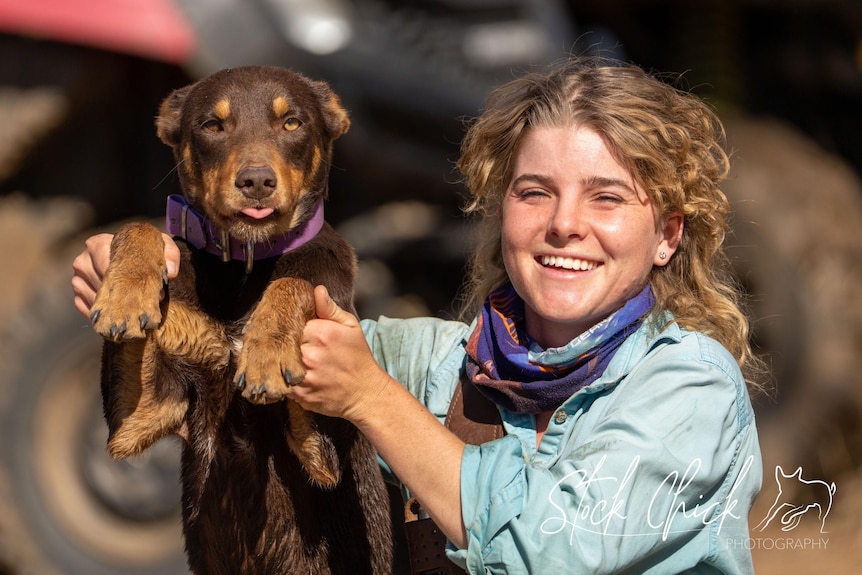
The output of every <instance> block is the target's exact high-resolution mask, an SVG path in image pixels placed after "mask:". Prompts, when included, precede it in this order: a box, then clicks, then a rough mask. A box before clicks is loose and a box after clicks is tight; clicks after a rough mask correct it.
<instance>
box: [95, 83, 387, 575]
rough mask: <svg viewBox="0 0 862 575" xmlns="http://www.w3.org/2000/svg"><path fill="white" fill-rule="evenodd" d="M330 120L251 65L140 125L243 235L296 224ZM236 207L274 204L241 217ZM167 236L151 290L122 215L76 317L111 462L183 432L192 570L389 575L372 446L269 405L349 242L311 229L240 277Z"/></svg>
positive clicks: (334, 426)
mask: <svg viewBox="0 0 862 575" xmlns="http://www.w3.org/2000/svg"><path fill="white" fill-rule="evenodd" d="M348 127H349V121H348V118H347V115H346V113H345V112H344V110H343V109H342V108H341V105H340V103H339V100H338V98H337V97H336V96H335V95H334V94H333V93H332V92H331V91H330V90H329V88H328V87H327V86H326V85H325V84H323V83H318V82H313V81H310V80H308V79H306V78H304V77H302V76H300V75H298V74H295V73H292V72H289V71H287V70H283V69H278V68H260V67H246V68H237V69H233V70H225V71H222V72H219V73H216V74H214V75H212V76H210V77H208V78H205V79H203V80H201V81H200V82H198V83H196V84H193V85H191V86H188V87H186V88H183V89H180V90H177V91H176V92H174V93H172V94H171V95H170V96H169V97H168V98H167V99H166V100H165V102H164V103H163V104H162V108H161V110H160V115H159V118H158V121H157V128H158V135H159V137H160V138H161V139H162V140H163V141H164V142H165V143H166V144H168V145H169V146H171V147H172V148H173V150H174V155H175V157H176V160H177V168H178V173H179V177H180V183H181V186H182V189H183V193H184V194H185V196H186V197H187V198H188V200H189V201H190V203H192V204H193V205H194V206H195V209H196V210H199V211H200V212H202V213H205V214H206V215H207V216H208V217H209V218H210V219H211V220H213V221H214V222H215V223H216V224H217V225H218V226H219V227H220V228H221V229H223V230H226V231H228V232H229V233H230V234H231V235H232V236H233V237H236V238H238V239H240V240H242V241H258V242H259V241H265V240H266V239H267V238H273V237H277V236H279V235H280V234H283V233H285V232H287V231H289V230H291V229H294V228H295V227H296V226H298V225H300V224H301V223H303V222H304V221H306V220H307V219H308V217H309V215H310V213H311V211H312V208H313V206H314V205H315V202H317V201H318V200H320V199H322V198H323V197H324V196H325V195H326V193H327V177H328V169H329V164H330V158H331V155H332V143H333V141H334V140H335V139H336V138H337V137H339V136H340V135H341V134H343V133H344V132H345V131H346V130H347V128H348ZM243 170H245V171H243ZM248 207H251V208H274V209H275V213H274V214H273V215H272V216H270V217H267V218H263V219H254V218H249V217H243V216H241V215H240V214H241V211H242V210H243V209H245V208H248ZM178 244H179V246H180V250H181V253H182V258H181V264H180V275H179V277H178V278H177V279H176V280H173V281H171V282H170V285H169V286H167V287H165V277H166V267H165V259H164V244H163V241H162V238H161V235H160V233H159V231H158V230H157V229H156V228H154V227H153V226H150V225H148V224H131V225H128V226H126V227H124V228H123V229H121V230H120V231H119V232H118V233H117V235H116V236H115V238H114V240H113V244H112V248H111V249H112V255H111V264H110V267H109V269H108V271H107V272H106V274H105V278H104V281H103V284H102V287H101V289H100V291H99V293H98V296H97V298H96V302H95V304H94V306H93V310H92V312H93V315H92V318H93V324H94V326H95V328H96V330H97V331H98V332H99V333H100V334H102V335H103V336H104V337H105V338H106V342H105V348H104V353H103V371H102V393H103V400H104V409H105V417H106V419H107V422H108V426H109V429H110V436H109V440H108V448H109V451H110V452H111V454H112V455H114V456H115V457H127V456H130V455H134V454H137V453H140V452H141V451H143V450H144V449H146V448H147V447H149V446H150V445H152V444H153V443H154V442H155V441H157V440H159V439H160V438H162V437H164V436H166V435H169V434H177V435H179V436H180V437H182V438H183V439H184V440H185V443H184V448H183V458H182V484H183V523H184V533H185V538H186V550H187V554H188V559H189V565H190V567H191V569H192V571H194V572H195V573H197V574H199V575H200V574H205V573H206V574H225V575H227V574H264V573H265V574H267V575H276V574H280V573H302V574H307V573H313V574H322V573H344V574H347V573H350V574H357V573H374V574H380V573H389V572H390V571H391V558H392V550H391V536H390V523H389V514H388V498H387V493H386V489H385V487H384V484H383V482H382V477H381V474H380V469H379V467H378V465H377V460H376V454H375V452H374V450H373V448H372V446H371V445H370V444H369V443H368V441H367V440H366V439H365V438H364V437H363V436H362V435H361V434H359V433H358V432H357V430H356V429H355V428H354V427H353V426H352V425H350V424H349V423H348V422H346V421H344V420H340V419H334V418H327V417H323V416H319V415H315V414H311V413H309V412H305V411H303V410H302V409H301V408H300V407H299V406H298V405H297V404H295V403H294V402H292V401H290V400H287V399H285V393H286V391H287V389H288V388H287V386H288V385H290V384H295V383H296V382H298V381H300V380H301V379H302V377H303V376H304V373H305V372H304V368H303V365H302V361H301V355H300V351H299V343H300V336H301V333H302V327H303V325H304V323H305V322H306V321H307V320H308V319H309V318H311V317H312V316H313V315H314V305H313V299H312V286H313V285H317V284H323V285H325V286H327V288H328V289H329V293H330V294H331V296H332V297H333V299H334V300H335V301H336V302H337V303H338V304H339V305H340V306H342V307H343V308H345V309H348V310H352V309H353V302H352V298H353V281H354V276H355V269H356V263H355V256H354V254H353V251H352V249H351V248H350V247H349V246H348V245H347V244H346V243H345V242H344V240H342V239H341V238H340V237H339V236H338V235H337V234H335V232H334V231H333V230H332V228H330V227H329V225H328V224H324V227H323V229H322V230H321V232H320V233H319V234H318V235H317V236H316V237H315V238H314V239H313V240H311V241H310V242H308V243H306V244H305V245H303V246H301V247H299V248H298V249H296V250H295V251H292V252H289V253H287V254H286V255H283V256H279V257H276V258H271V259H266V260H259V261H256V262H255V263H254V265H253V268H252V270H251V271H250V272H248V273H247V270H246V268H245V263H244V262H240V261H230V262H227V263H224V262H222V261H221V259H220V258H219V257H218V256H215V255H213V254H210V253H207V252H205V251H204V250H195V249H192V248H191V247H190V246H189V245H187V244H186V243H185V242H183V241H178ZM165 289H167V290H168V292H167V295H166V297H164V298H162V297H161V295H162V294H163V293H164V291H163V290H165Z"/></svg>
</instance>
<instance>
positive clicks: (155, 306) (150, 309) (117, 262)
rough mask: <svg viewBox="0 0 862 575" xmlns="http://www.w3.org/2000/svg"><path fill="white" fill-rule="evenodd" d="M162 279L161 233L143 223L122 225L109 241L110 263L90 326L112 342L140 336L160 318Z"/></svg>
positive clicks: (165, 277) (163, 281) (163, 246)
mask: <svg viewBox="0 0 862 575" xmlns="http://www.w3.org/2000/svg"><path fill="white" fill-rule="evenodd" d="M166 282H167V267H166V265H165V242H164V240H163V239H162V234H161V232H159V230H158V229H156V227H155V226H153V225H151V224H145V223H133V224H127V225H125V226H123V227H122V228H120V230H119V231H118V232H117V233H116V235H115V236H114V239H113V240H112V242H111V264H110V265H109V266H108V269H107V271H106V272H105V277H104V278H103V279H102V285H101V287H100V288H99V292H98V293H97V294H96V300H95V301H94V302H93V307H92V309H91V312H90V318H91V319H92V320H93V328H94V329H95V330H96V331H97V332H98V333H99V334H100V335H101V336H103V337H105V338H107V339H110V340H113V341H121V340H128V339H135V338H142V337H144V332H145V330H146V329H152V328H154V327H155V326H157V325H159V323H160V322H161V321H162V312H161V305H160V302H161V294H162V290H164V288H165V283H166Z"/></svg>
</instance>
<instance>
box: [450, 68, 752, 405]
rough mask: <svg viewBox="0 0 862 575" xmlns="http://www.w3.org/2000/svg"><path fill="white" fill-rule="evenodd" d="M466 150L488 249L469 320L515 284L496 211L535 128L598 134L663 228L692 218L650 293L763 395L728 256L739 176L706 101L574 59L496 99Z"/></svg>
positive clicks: (472, 202) (479, 259)
mask: <svg viewBox="0 0 862 575" xmlns="http://www.w3.org/2000/svg"><path fill="white" fill-rule="evenodd" d="M486 104H487V105H486V109H485V111H484V112H483V113H482V114H481V116H480V117H479V118H478V119H476V121H475V122H474V123H473V124H472V125H471V126H470V128H469V129H468V131H467V134H466V136H465V138H464V140H463V142H462V145H461V157H460V159H459V160H458V169H459V170H460V172H461V174H462V175H463V177H464V183H465V185H466V187H467V190H468V192H469V194H470V197H469V202H468V205H467V206H466V207H465V211H466V212H467V213H469V214H474V215H477V216H479V218H480V221H479V228H478V229H479V237H478V245H477V247H476V251H475V253H474V255H473V259H472V262H471V264H470V271H469V275H468V283H467V285H466V289H465V306H464V313H465V315H466V314H473V313H475V312H476V311H477V310H478V308H479V307H480V306H481V305H482V302H483V301H484V299H485V297H486V296H487V295H488V294H489V293H490V292H491V291H492V290H493V289H494V288H496V287H497V286H499V285H500V284H502V283H503V282H505V281H506V280H507V279H508V276H507V274H506V270H505V267H504V265H503V256H502V248H501V237H500V233H501V232H500V220H499V217H498V210H499V207H500V204H501V202H502V200H503V196H504V194H505V192H506V189H507V187H508V185H509V182H510V180H511V172H512V161H513V156H514V154H515V152H516V150H517V148H518V144H519V142H520V140H521V138H522V136H523V135H524V133H525V130H527V129H528V128H529V127H530V126H544V127H566V126H574V125H577V126H580V127H588V128H591V129H593V130H595V131H596V132H597V133H598V134H600V135H601V136H602V137H603V139H604V140H605V143H606V145H607V146H608V148H609V149H610V150H611V153H612V154H613V155H614V157H615V159H616V160H617V161H618V162H620V164H622V165H623V166H625V167H626V168H627V169H628V170H629V172H631V174H632V175H633V177H634V178H635V180H636V181H637V182H638V184H640V186H641V187H642V188H643V189H644V190H645V191H646V192H647V194H648V195H649V197H650V199H651V201H652V202H653V204H654V206H655V207H656V211H657V213H658V214H660V216H659V219H660V221H659V222H658V224H661V220H662V219H663V218H664V217H666V216H667V215H669V214H671V213H674V212H675V213H681V214H683V216H684V222H685V225H684V231H683V236H682V240H681V242H680V245H679V247H678V249H677V251H676V253H675V254H674V255H673V256H672V257H671V259H670V261H669V262H668V264H667V265H665V266H661V267H660V266H654V267H653V269H652V272H651V274H650V280H649V281H650V284H651V286H652V289H653V293H654V295H655V298H656V308H657V309H658V310H659V311H664V310H667V311H669V312H671V313H672V314H673V316H674V318H675V321H676V322H677V323H679V324H680V325H682V326H684V327H686V328H688V329H690V330H695V331H700V332H702V333H705V334H707V335H709V336H711V337H713V338H714V339H716V340H717V341H719V342H720V343H721V344H722V345H724V346H725V347H726V348H727V349H728V350H729V351H730V352H731V353H732V354H733V356H734V357H735V358H736V360H737V362H738V363H739V365H740V367H741V368H742V369H743V372H744V373H745V374H746V378H747V379H748V381H749V384H750V385H751V386H752V388H753V389H755V390H756V389H758V388H759V384H757V383H756V379H758V377H757V376H758V374H760V373H762V371H763V370H762V365H761V363H760V361H759V360H758V359H757V358H756V356H754V354H753V353H752V350H751V345H750V342H749V324H748V319H747V317H746V315H745V314H744V313H743V311H742V309H741V300H742V292H741V290H740V289H739V288H738V287H737V284H736V282H735V281H734V278H733V274H732V271H731V267H730V265H729V261H728V258H727V256H726V255H725V252H724V249H723V242H724V237H725V234H726V232H727V230H728V223H727V218H728V216H729V214H730V206H729V204H728V201H727V198H726V197H725V195H724V193H723V192H722V191H721V189H720V187H719V186H720V184H721V182H722V181H723V180H724V179H725V178H726V177H727V174H728V172H729V170H730V160H729V157H728V154H727V152H726V151H725V149H724V143H725V134H724V127H723V126H722V124H721V121H720V120H719V119H718V117H717V116H716V114H715V113H714V112H713V111H712V109H711V108H710V107H708V106H707V105H706V104H705V103H704V102H703V101H702V100H701V99H700V98H698V97H696V96H694V95H692V94H689V93H687V92H684V91H681V90H678V89H676V88H674V87H672V86H670V85H669V84H667V83H665V82H663V81H662V80H660V79H659V78H657V77H655V76H652V75H650V74H648V73H646V72H645V71H644V70H642V69H641V68H639V67H637V66H633V65H627V64H623V63H621V62H616V61H609V60H605V59H601V58H595V57H574V58H571V59H569V60H567V61H566V62H564V63H563V64H561V65H558V66H556V67H555V68H553V69H552V70H551V71H550V72H548V73H529V74H526V75H524V76H522V77H520V78H518V79H516V80H513V81H511V82H509V83H507V84H505V85H503V86H501V87H500V88H497V89H496V90H494V91H493V92H492V93H491V94H490V96H489V98H488V100H487V103H486Z"/></svg>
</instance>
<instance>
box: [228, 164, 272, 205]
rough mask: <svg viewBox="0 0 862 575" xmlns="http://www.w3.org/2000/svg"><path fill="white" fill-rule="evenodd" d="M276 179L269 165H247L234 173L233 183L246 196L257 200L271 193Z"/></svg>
mask: <svg viewBox="0 0 862 575" xmlns="http://www.w3.org/2000/svg"><path fill="white" fill-rule="evenodd" d="M276 184H278V179H277V178H276V176H275V172H273V171H272V168H270V167H269V166H248V167H245V168H243V169H241V170H240V171H239V172H237V174H236V181H235V185H236V187H237V188H239V190H240V191H241V192H242V193H243V195H244V196H246V197H247V198H252V199H255V200H259V199H262V198H266V197H269V196H271V195H272V193H273V192H274V191H275V187H276Z"/></svg>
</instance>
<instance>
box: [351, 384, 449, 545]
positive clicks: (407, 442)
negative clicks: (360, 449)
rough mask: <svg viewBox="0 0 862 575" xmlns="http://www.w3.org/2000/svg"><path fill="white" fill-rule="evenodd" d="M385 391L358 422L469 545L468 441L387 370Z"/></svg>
mask: <svg viewBox="0 0 862 575" xmlns="http://www.w3.org/2000/svg"><path fill="white" fill-rule="evenodd" d="M381 379H382V380H383V381H381V386H380V389H381V393H380V394H379V396H378V397H377V398H376V399H375V401H374V402H371V403H370V405H369V404H367V408H366V410H365V411H366V412H365V413H361V414H356V415H355V416H354V417H353V423H354V424H355V425H356V426H357V427H358V428H359V429H360V431H362V433H364V434H365V436H366V437H368V439H369V440H370V441H371V443H372V444H373V445H374V446H375V447H376V448H377V451H378V453H379V454H380V456H381V457H382V458H383V459H384V460H385V461H386V463H387V464H388V465H389V467H390V468H391V469H392V471H393V472H394V473H395V474H396V475H397V476H398V478H399V479H400V480H401V481H402V482H403V483H404V484H405V485H406V486H407V487H408V489H410V491H411V492H412V493H413V495H414V496H415V497H416V498H417V499H418V500H419V502H420V503H421V504H422V507H423V509H424V510H425V511H427V512H428V514H429V515H430V516H431V518H432V519H433V520H434V522H435V523H436V524H437V526H438V527H439V528H440V529H441V530H442V531H443V533H445V534H446V536H447V537H448V538H449V540H450V541H452V543H454V544H455V545H456V546H458V547H462V548H463V547H464V546H465V545H466V535H465V532H464V524H463V520H462V517H461V457H462V455H463V453H464V443H463V442H462V441H461V440H460V439H458V438H457V437H456V436H455V435H453V434H452V433H451V432H449V430H448V429H446V428H445V427H444V426H443V425H442V424H441V423H440V422H439V421H438V420H437V418H436V417H434V416H433V415H432V414H431V413H430V412H429V411H428V410H427V409H426V408H425V407H424V406H422V404H420V403H419V402H418V401H417V400H416V399H415V398H414V397H413V396H412V395H411V394H410V392H408V391H407V390H406V389H405V388H404V387H402V386H401V384H400V383H398V382H397V381H395V380H394V379H392V378H391V377H389V376H388V375H387V374H385V373H383V374H382V376H381Z"/></svg>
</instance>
